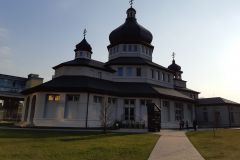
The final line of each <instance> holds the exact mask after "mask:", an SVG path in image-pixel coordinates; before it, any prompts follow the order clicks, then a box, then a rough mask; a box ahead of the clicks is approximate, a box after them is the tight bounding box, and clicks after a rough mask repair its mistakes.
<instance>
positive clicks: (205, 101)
mask: <svg viewBox="0 0 240 160" xmlns="http://www.w3.org/2000/svg"><path fill="white" fill-rule="evenodd" d="M198 104H199V105H200V106H211V105H212V106H216V105H238V106H240V104H239V103H237V102H233V101H231V100H227V99H224V98H222V97H213V98H201V99H199V100H198Z"/></svg>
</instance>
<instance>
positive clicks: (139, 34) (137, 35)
mask: <svg viewBox="0 0 240 160" xmlns="http://www.w3.org/2000/svg"><path fill="white" fill-rule="evenodd" d="M135 15H136V10H135V9H134V8H132V7H131V8H129V9H128V10H127V18H126V21H125V23H124V24H122V25H121V26H120V27H118V28H117V29H115V30H113V31H112V32H111V33H110V35H109V41H110V43H111V46H112V45H117V44H126V43H128V44H129V43H130V44H131V43H132V44H138V43H140V44H144V45H148V46H149V45H151V42H152V39H153V36H152V34H151V32H150V31H148V30H147V29H145V28H144V27H143V26H141V25H140V24H138V23H137V20H136V18H135Z"/></svg>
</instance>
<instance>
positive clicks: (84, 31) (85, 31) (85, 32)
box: [83, 28, 87, 38]
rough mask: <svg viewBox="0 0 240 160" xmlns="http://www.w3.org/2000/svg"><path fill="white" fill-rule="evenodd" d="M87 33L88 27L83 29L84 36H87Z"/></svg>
mask: <svg viewBox="0 0 240 160" xmlns="http://www.w3.org/2000/svg"><path fill="white" fill-rule="evenodd" d="M86 34H87V30H86V28H85V29H84V30H83V36H84V38H85V37H86Z"/></svg>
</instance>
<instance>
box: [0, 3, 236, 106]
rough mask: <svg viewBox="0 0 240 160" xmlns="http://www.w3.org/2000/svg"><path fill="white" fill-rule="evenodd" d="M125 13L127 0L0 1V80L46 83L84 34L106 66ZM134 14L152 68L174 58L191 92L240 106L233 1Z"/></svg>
mask: <svg viewBox="0 0 240 160" xmlns="http://www.w3.org/2000/svg"><path fill="white" fill-rule="evenodd" d="M128 8H129V3H128V0H0V73H2V74H10V75H17V76H24V77H26V76H27V75H28V74H29V73H37V74H39V75H40V76H41V77H43V78H44V79H45V81H47V80H50V79H51V77H52V75H53V69H52V68H51V67H53V66H55V65H57V64H59V63H61V62H64V61H68V60H72V59H73V58H74V51H73V50H74V47H75V45H76V44H77V43H78V42H80V41H81V40H82V32H83V29H84V28H87V30H88V33H87V40H88V42H89V43H90V44H91V45H92V48H93V59H96V60H100V61H103V62H105V61H107V57H108V52H107V45H108V44H109V40H108V35H109V33H110V32H111V31H112V30H113V29H115V28H116V27H118V26H119V25H121V24H122V23H123V22H124V20H125V17H126V10H127V9H128ZM134 8H135V9H136V10H137V19H138V22H139V23H140V24H141V25H143V26H145V27H146V28H147V29H149V30H150V31H151V32H152V34H153V36H154V37H153V45H154V46H155V50H154V54H153V61H154V62H156V63H159V64H161V65H163V66H165V67H167V66H168V65H169V64H170V63H171V53H172V52H173V51H174V52H176V62H177V63H178V64H179V65H181V67H182V70H183V72H184V73H183V79H184V80H187V81H188V87H189V88H191V89H195V90H198V91H200V92H201V95H200V96H201V97H210V96H221V97H225V98H228V99H231V100H235V101H237V102H240V84H239V83H240V71H239V69H240V63H239V61H240V60H239V59H240V9H239V8H240V1H239V0H148V1H147V0H135V2H134Z"/></svg>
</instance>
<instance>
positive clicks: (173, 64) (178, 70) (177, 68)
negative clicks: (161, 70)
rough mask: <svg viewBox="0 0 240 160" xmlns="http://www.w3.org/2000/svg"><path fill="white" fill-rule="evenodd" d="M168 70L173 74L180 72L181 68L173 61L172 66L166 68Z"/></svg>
mask: <svg viewBox="0 0 240 160" xmlns="http://www.w3.org/2000/svg"><path fill="white" fill-rule="evenodd" d="M168 69H170V70H172V71H174V72H181V67H180V66H179V65H177V64H176V63H175V60H173V61H172V64H171V65H170V66H168Z"/></svg>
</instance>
